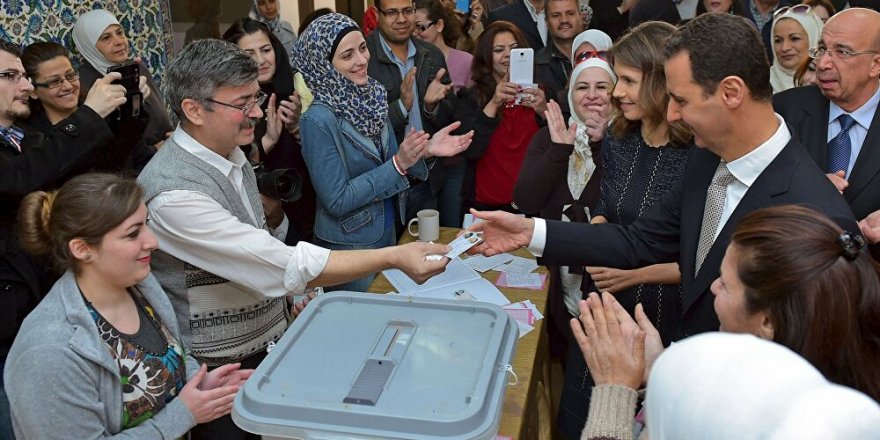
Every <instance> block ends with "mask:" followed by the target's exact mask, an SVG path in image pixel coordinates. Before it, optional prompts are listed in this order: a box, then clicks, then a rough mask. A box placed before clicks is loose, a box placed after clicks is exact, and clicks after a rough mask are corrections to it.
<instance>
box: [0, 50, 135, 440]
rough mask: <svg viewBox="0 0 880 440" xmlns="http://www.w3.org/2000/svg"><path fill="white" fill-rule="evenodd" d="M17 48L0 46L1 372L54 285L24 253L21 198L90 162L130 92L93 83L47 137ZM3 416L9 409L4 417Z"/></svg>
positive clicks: (3, 423)
mask: <svg viewBox="0 0 880 440" xmlns="http://www.w3.org/2000/svg"><path fill="white" fill-rule="evenodd" d="M20 56H21V51H20V50H19V48H18V46H16V45H14V44H12V43H9V42H7V41H5V40H0V373H2V368H3V366H4V364H5V363H6V354H7V352H8V351H9V347H11V346H12V341H13V340H14V339H15V335H16V334H17V333H18V328H19V327H20V326H21V322H22V320H24V318H25V317H26V316H27V314H28V313H30V311H31V310H33V308H34V307H35V306H36V305H37V303H39V301H40V299H41V298H42V297H43V295H45V294H46V292H48V291H49V288H50V287H51V286H52V283H53V282H54V277H55V275H53V274H52V273H51V272H50V271H48V268H47V267H46V265H45V264H44V263H43V262H41V261H38V260H37V259H35V258H32V257H31V256H29V255H27V254H25V252H24V250H22V249H21V246H20V245H19V243H18V240H17V238H18V235H17V231H16V228H15V222H16V216H17V214H18V206H19V204H20V203H21V199H22V198H23V197H24V196H25V195H27V194H28V193H29V192H31V191H36V190H39V189H50V188H49V187H51V186H54V185H57V183H58V180H59V179H60V178H62V177H63V176H64V175H65V174H67V173H68V172H70V171H71V169H73V168H74V167H75V166H77V165H78V164H81V163H82V162H83V161H85V160H88V158H89V155H90V154H91V153H93V152H95V149H96V148H98V147H99V146H101V145H105V144H110V142H108V140H109V139H110V138H111V137H112V136H113V133H112V132H111V131H110V127H109V126H108V125H107V123H106V122H105V121H104V119H103V118H104V117H106V116H107V115H109V114H110V113H111V112H112V111H113V110H115V109H116V107H118V106H119V105H121V104H122V103H123V102H125V88H124V87H122V86H120V85H112V84H110V81H112V80H113V79H115V78H118V74H113V75H116V76H110V75H108V76H107V79H102V80H100V81H98V82H97V83H96V86H95V87H93V89H95V90H92V91H90V92H89V96H88V99H87V100H86V102H85V103H84V104H83V105H81V106H80V107H79V109H77V111H76V112H75V113H74V114H73V115H71V116H70V117H68V118H67V119H65V120H63V121H61V122H59V123H58V124H56V126H55V127H54V128H53V129H52V130H51V132H50V133H49V134H48V135H44V134H42V133H40V132H38V131H31V130H29V129H28V128H27V127H26V126H24V125H22V124H21V123H20V120H23V119H25V118H27V117H28V116H29V115H30V108H29V107H28V94H29V93H30V92H31V91H33V89H34V86H33V84H31V82H30V80H29V79H28V77H27V74H26V73H25V71H24V67H23V66H22V64H21V59H20V58H19V57H20ZM2 386H3V380H2V374H0V438H12V425H11V421H10V420H9V413H8V408H9V407H8V403H7V402H6V394H5V393H4V392H3V389H2ZM4 410H5V411H4Z"/></svg>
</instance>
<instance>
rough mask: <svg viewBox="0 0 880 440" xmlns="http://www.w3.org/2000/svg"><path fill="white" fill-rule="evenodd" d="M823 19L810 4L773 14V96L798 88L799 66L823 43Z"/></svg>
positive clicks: (771, 67)
mask: <svg viewBox="0 0 880 440" xmlns="http://www.w3.org/2000/svg"><path fill="white" fill-rule="evenodd" d="M822 25H823V24H822V20H821V19H820V18H819V17H818V16H816V14H814V13H813V12H812V11H811V10H810V6H809V5H797V6H791V7H785V8H782V9H779V10H778V11H776V13H774V15H773V27H772V28H771V33H770V35H772V38H773V65H772V66H770V85H771V86H772V87H773V93H779V92H781V91H784V90H788V89H790V88H793V87H794V86H795V84H794V74H795V71H797V68H798V66H800V65H801V63H802V62H803V61H804V60H805V59H807V58H809V57H810V55H809V53H807V51H808V50H809V49H810V48H811V47H816V46H817V45H818V44H819V36H820V35H821V34H822Z"/></svg>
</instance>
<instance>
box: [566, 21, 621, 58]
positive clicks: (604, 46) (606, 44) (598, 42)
mask: <svg viewBox="0 0 880 440" xmlns="http://www.w3.org/2000/svg"><path fill="white" fill-rule="evenodd" d="M612 44H613V42H612V41H611V37H609V36H608V34H606V33H605V32H602V31H600V30H598V29H587V30H585V31H583V32H581V33H580V34H578V36H577V37H575V38H574V42H573V43H572V44H571V65H572V66H574V65H577V63H578V62H579V61H583V60H585V59H587V58H588V57H589V56H588V55H584V54H585V53H586V52H604V51H607V50H608V49H611V45H612ZM578 55H580V58H581V59H580V60H578ZM593 56H596V55H593Z"/></svg>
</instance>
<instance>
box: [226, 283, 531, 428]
mask: <svg viewBox="0 0 880 440" xmlns="http://www.w3.org/2000/svg"><path fill="white" fill-rule="evenodd" d="M516 341H517V326H516V322H515V321H514V320H513V319H512V318H510V316H508V314H507V313H506V312H505V311H504V310H503V309H501V307H498V306H497V305H494V304H489V303H484V302H476V301H458V300H444V299H434V298H413V297H401V296H397V295H377V294H365V293H354V292H333V293H328V294H325V295H322V296H319V297H317V298H315V299H314V300H313V301H312V302H311V303H309V306H308V307H307V308H306V309H305V311H304V312H303V313H302V314H301V315H300V316H299V317H298V318H297V319H296V320H295V321H294V323H293V325H292V326H291V327H290V329H289V330H288V331H287V333H286V334H285V335H284V337H282V338H281V340H280V341H279V342H278V344H277V345H276V346H275V347H274V349H273V350H272V351H271V352H270V353H269V355H268V356H267V357H266V359H265V360H264V361H263V362H262V363H261V364H260V366H259V367H258V368H257V370H256V371H255V372H254V374H253V376H251V378H250V379H249V380H248V381H247V383H246V384H245V385H244V387H243V388H242V389H241V390H240V391H239V393H238V395H237V396H236V397H235V405H234V407H233V411H232V418H233V420H234V421H235V423H236V424H237V425H238V426H239V427H241V428H242V429H244V430H245V431H248V432H252V433H255V434H261V435H263V436H264V438H283V439H291V438H296V439H303V440H319V439H320V440H330V439H346V440H353V439H486V440H491V439H494V437H495V435H496V433H497V431H498V426H499V423H500V416H501V406H502V402H503V397H504V391H505V388H506V385H507V381H508V374H507V371H508V370H509V369H510V366H509V364H510V361H511V358H512V356H513V350H514V346H515V344H516ZM511 377H512V376H511Z"/></svg>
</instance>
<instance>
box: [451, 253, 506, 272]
mask: <svg viewBox="0 0 880 440" xmlns="http://www.w3.org/2000/svg"><path fill="white" fill-rule="evenodd" d="M511 260H513V255H510V254H498V255H493V256H491V257H486V256H483V255H472V256H470V257H469V258H467V259H464V260H462V261H463V262H464V264H466V265H467V266H468V267H470V268H471V269H473V270H475V271H477V272H487V271H490V270H492V269H495V268H496V267H498V266H501V265H502V264H504V263H507V262H508V261H511Z"/></svg>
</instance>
